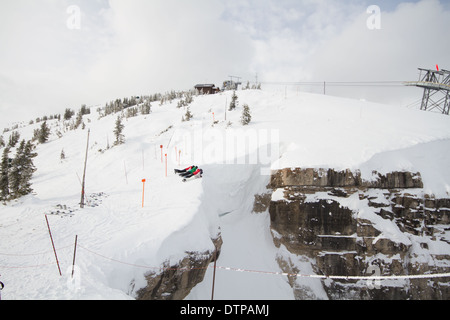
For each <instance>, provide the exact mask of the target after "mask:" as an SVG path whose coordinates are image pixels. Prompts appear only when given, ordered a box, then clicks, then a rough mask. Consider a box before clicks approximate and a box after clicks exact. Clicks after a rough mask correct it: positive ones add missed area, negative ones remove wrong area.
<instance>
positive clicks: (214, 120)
mask: <svg viewBox="0 0 450 320" xmlns="http://www.w3.org/2000/svg"><path fill="white" fill-rule="evenodd" d="M213 122H216V117H215V116H214V112H213Z"/></svg>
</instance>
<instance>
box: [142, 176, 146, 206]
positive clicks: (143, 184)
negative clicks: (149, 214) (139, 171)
mask: <svg viewBox="0 0 450 320" xmlns="http://www.w3.org/2000/svg"><path fill="white" fill-rule="evenodd" d="M144 191H145V179H142V208H143V207H144V194H145V192H144Z"/></svg>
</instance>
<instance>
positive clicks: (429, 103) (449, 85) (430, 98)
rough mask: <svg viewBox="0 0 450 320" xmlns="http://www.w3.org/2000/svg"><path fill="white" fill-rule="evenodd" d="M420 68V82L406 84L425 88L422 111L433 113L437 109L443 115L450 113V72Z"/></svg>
mask: <svg viewBox="0 0 450 320" xmlns="http://www.w3.org/2000/svg"><path fill="white" fill-rule="evenodd" d="M436 69H437V70H431V69H422V68H419V71H420V75H419V81H409V82H406V83H405V85H407V86H416V87H419V88H423V89H424V92H423V97H422V105H421V106H420V110H425V111H431V110H433V109H437V110H439V111H440V112H442V114H446V115H448V114H449V111H450V71H448V70H444V69H441V70H439V68H438V67H437V68H436Z"/></svg>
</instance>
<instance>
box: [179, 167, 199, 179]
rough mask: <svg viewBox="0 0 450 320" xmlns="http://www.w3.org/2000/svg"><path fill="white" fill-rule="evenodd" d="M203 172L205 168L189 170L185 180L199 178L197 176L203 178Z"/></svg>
mask: <svg viewBox="0 0 450 320" xmlns="http://www.w3.org/2000/svg"><path fill="white" fill-rule="evenodd" d="M202 174H203V169H200V168H197V169H196V170H195V171H194V172H190V171H189V172H188V173H186V174H185V175H184V176H183V177H184V179H183V182H186V181H188V180H190V179H197V178H201V177H202Z"/></svg>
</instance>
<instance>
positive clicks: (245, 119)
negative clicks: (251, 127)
mask: <svg viewBox="0 0 450 320" xmlns="http://www.w3.org/2000/svg"><path fill="white" fill-rule="evenodd" d="M250 121H252V115H251V114H250V108H249V106H248V104H244V108H243V110H242V116H241V123H242V125H243V126H246V125H248V124H249V123H250Z"/></svg>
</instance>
